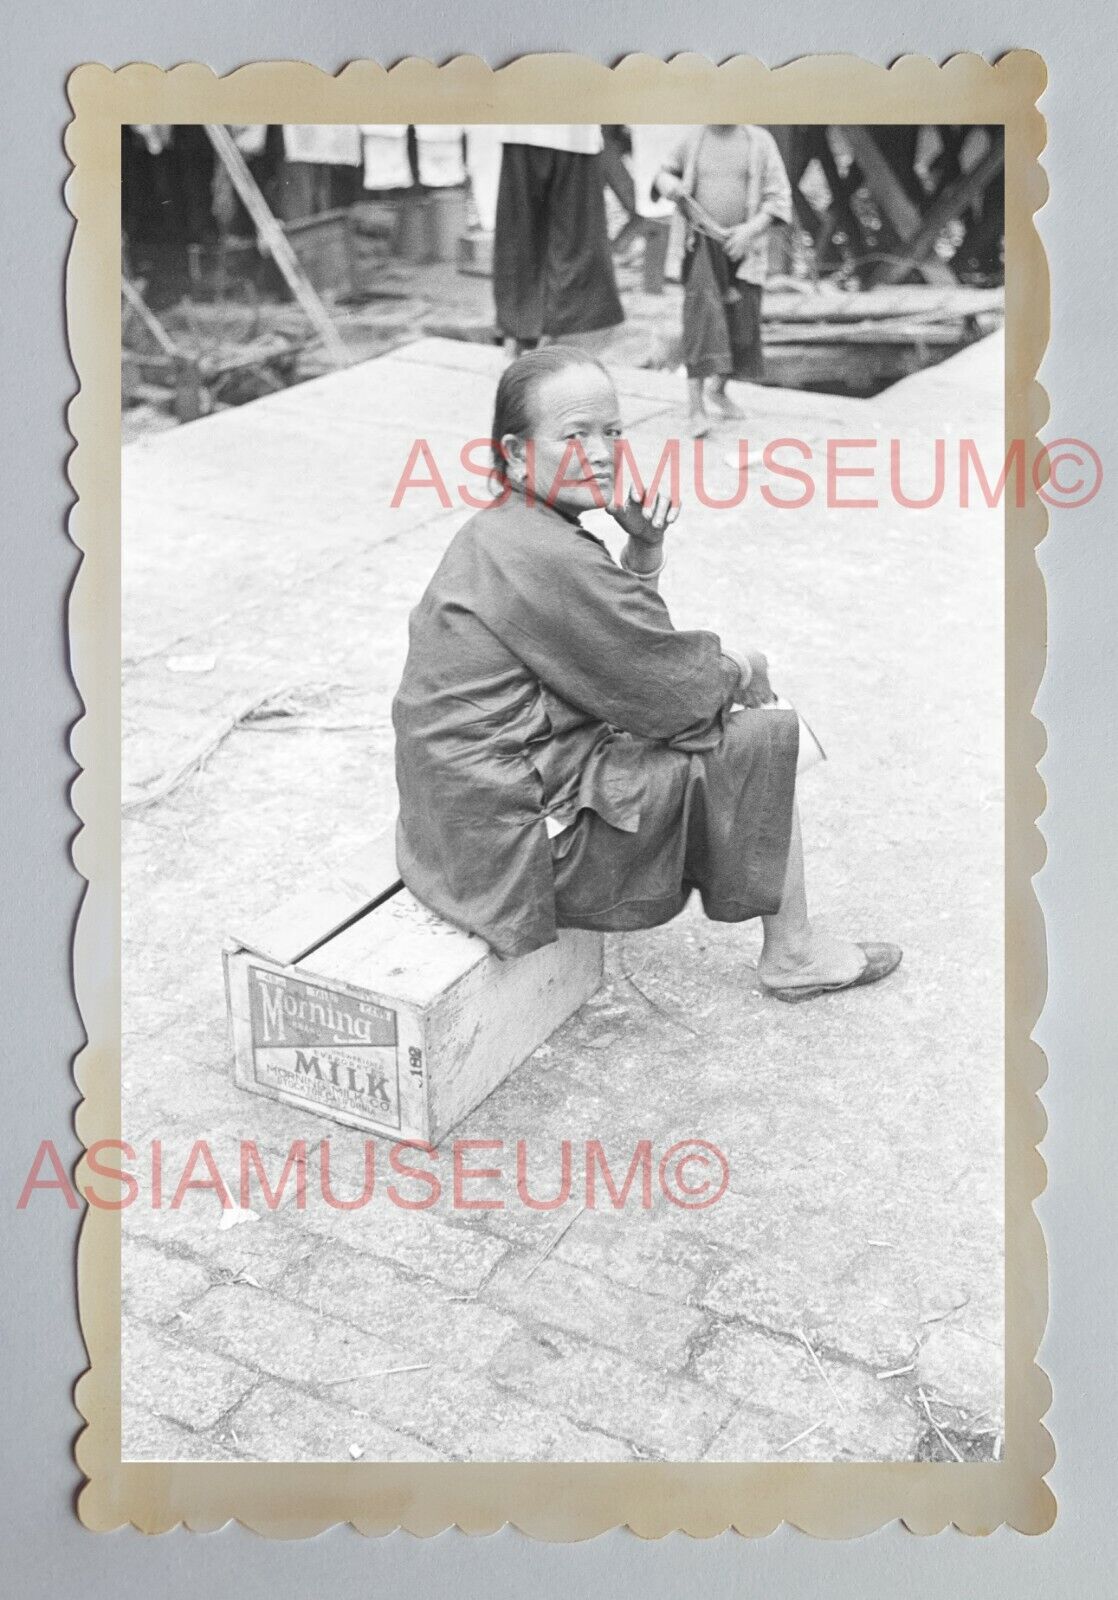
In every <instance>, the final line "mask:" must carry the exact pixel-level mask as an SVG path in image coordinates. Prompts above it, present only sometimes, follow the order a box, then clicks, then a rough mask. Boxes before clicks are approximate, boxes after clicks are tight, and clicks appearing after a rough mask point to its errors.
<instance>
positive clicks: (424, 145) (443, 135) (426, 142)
mask: <svg viewBox="0 0 1118 1600" xmlns="http://www.w3.org/2000/svg"><path fill="white" fill-rule="evenodd" d="M462 133H463V129H462V128H461V127H456V126H455V125H454V124H453V123H449V122H436V123H427V122H417V123H416V125H415V142H416V147H417V149H418V153H419V181H420V183H422V184H424V185H426V187H427V188H429V189H449V188H452V187H453V186H454V185H455V184H459V183H465V181H466V163H465V161H464V160H463V159H462Z"/></svg>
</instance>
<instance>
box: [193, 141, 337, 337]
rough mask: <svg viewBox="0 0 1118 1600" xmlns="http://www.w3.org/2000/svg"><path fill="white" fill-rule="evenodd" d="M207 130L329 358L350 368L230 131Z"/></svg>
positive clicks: (313, 291)
mask: <svg viewBox="0 0 1118 1600" xmlns="http://www.w3.org/2000/svg"><path fill="white" fill-rule="evenodd" d="M205 127H206V133H207V135H208V136H209V141H210V143H211V144H212V145H213V147H214V150H215V151H216V153H217V156H218V158H219V160H220V161H221V163H222V165H223V166H224V167H225V170H226V172H228V174H229V178H230V181H231V182H232V184H233V187H234V189H236V191H237V194H238V195H239V196H240V199H241V201H242V203H243V205H244V207H245V210H246V211H247V212H248V214H249V216H250V217H251V218H252V221H253V224H254V226H255V228H256V232H257V234H258V235H259V237H260V239H261V240H262V241H263V243H264V244H265V246H266V247H267V249H268V251H269V252H270V254H271V256H272V259H273V261H274V262H275V264H276V266H277V267H278V268H279V270H280V271H281V272H282V273H283V276H284V279H285V281H286V283H287V286H288V288H289V289H290V290H291V292H292V294H293V295H294V296H295V298H296V300H297V301H298V302H299V305H300V306H301V307H302V309H303V311H304V313H305V315H306V317H307V320H308V322H309V323H310V324H311V326H312V327H313V328H314V330H315V332H316V333H317V334H318V336H319V338H320V339H321V340H322V344H323V348H324V349H325V351H326V354H327V356H328V357H329V359H330V361H331V362H332V363H333V364H334V366H335V367H348V366H349V352H348V351H347V350H346V347H345V345H344V344H343V343H342V341H341V338H340V337H339V335H338V330H337V329H336V328H335V326H334V324H333V323H332V322H331V320H330V317H329V315H328V314H327V311H326V307H325V306H324V305H323V304H322V301H321V300H320V299H319V297H318V295H317V294H316V293H315V289H314V285H313V284H312V283H311V281H310V279H309V278H308V277H307V275H306V273H305V272H304V271H303V268H302V265H301V263H300V261H299V258H298V257H297V256H296V254H295V252H294V250H293V249H292V248H291V241H290V240H289V239H288V237H287V235H286V233H284V231H283V228H282V227H281V226H280V224H279V223H278V222H277V221H276V219H275V217H274V216H273V215H272V212H271V210H270V208H269V206H268V202H267V201H266V200H265V198H264V196H263V195H262V194H261V192H260V188H259V185H258V184H257V182H256V179H255V178H254V177H253V175H252V173H251V172H250V171H249V170H248V165H247V163H246V162H245V158H244V156H242V154H241V152H240V151H239V150H238V149H237V146H236V145H235V144H234V142H233V138H232V135H231V134H230V132H229V130H228V128H224V127H221V126H220V125H218V124H213V123H206V125H205Z"/></svg>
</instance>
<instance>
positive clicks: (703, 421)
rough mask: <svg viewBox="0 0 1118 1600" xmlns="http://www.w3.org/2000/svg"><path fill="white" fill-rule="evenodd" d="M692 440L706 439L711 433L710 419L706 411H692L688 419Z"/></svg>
mask: <svg viewBox="0 0 1118 1600" xmlns="http://www.w3.org/2000/svg"><path fill="white" fill-rule="evenodd" d="M687 426H688V429H689V430H690V433H691V437H692V439H705V438H706V436H707V434H708V433H709V432H710V418H709V417H708V416H707V414H706V412H705V411H692V412H691V414H690V416H689V417H688V419H687Z"/></svg>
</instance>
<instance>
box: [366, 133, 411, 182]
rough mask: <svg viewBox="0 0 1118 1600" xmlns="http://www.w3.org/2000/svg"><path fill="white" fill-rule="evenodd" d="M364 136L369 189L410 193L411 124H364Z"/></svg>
mask: <svg viewBox="0 0 1118 1600" xmlns="http://www.w3.org/2000/svg"><path fill="white" fill-rule="evenodd" d="M361 135H362V145H363V147H364V157H365V187H366V189H410V188H411V186H412V172H411V164H410V162H409V161H408V125H407V123H406V122H373V123H363V124H362V126H361Z"/></svg>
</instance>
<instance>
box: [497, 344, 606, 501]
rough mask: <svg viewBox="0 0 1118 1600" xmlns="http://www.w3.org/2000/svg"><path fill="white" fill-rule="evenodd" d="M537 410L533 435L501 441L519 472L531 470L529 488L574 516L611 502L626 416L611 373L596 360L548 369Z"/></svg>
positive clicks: (538, 391) (537, 395)
mask: <svg viewBox="0 0 1118 1600" xmlns="http://www.w3.org/2000/svg"><path fill="white" fill-rule="evenodd" d="M532 409H533V412H534V419H533V429H534V431H533V433H532V437H531V440H530V441H525V440H523V439H518V438H517V437H516V436H515V435H513V434H506V436H505V438H504V439H503V440H502V444H503V445H504V448H505V450H506V452H507V453H508V455H509V456H510V457H511V460H512V463H513V467H514V472H518V471H519V472H520V473H521V474H527V479H528V481H527V483H525V485H524V486H525V488H527V489H529V490H530V491H531V492H532V493H533V494H534V496H535V498H536V499H537V500H539V501H543V502H545V503H546V504H548V505H553V506H557V507H562V508H563V509H564V510H566V511H568V512H572V513H574V514H575V515H577V514H578V513H579V512H581V511H593V510H600V509H601V508H602V507H603V506H608V505H609V504H610V502H611V500H612V498H613V482H614V473H615V470H616V462H615V459H614V450H615V446H616V444H617V441H618V439H620V437H621V417H620V413H619V408H618V403H617V391H616V390H615V389H614V387H613V384H612V383H611V382H610V380H609V378H608V377H607V376H606V374H605V373H604V372H603V371H602V370H601V368H600V367H595V366H591V365H586V366H577V367H564V368H562V369H561V370H560V371H559V372H552V373H549V374H548V376H547V377H546V378H544V379H543V380H542V381H541V382H540V383H539V384H538V385H537V387H536V392H535V398H534V404H533V407H532ZM526 444H528V445H529V446H530V448H528V449H526V448H525V446H526Z"/></svg>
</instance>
